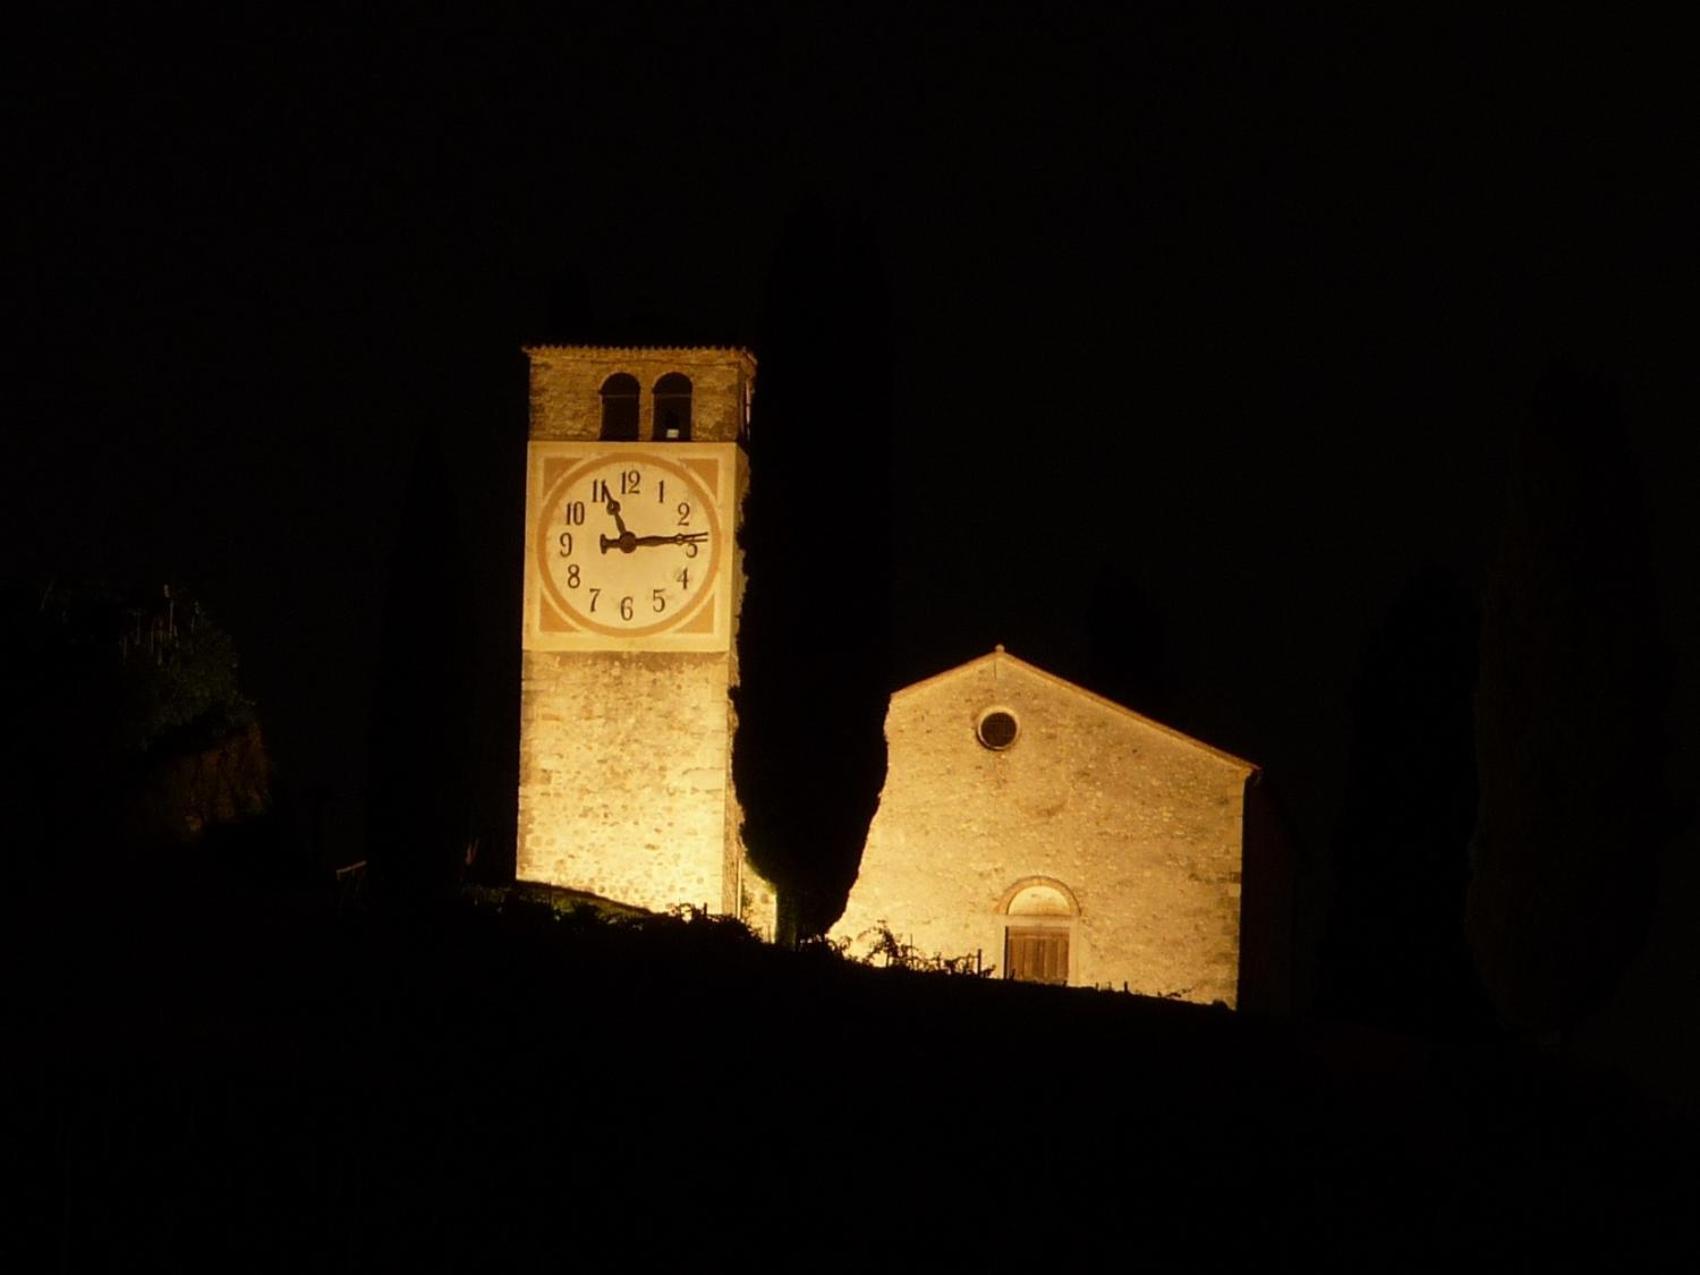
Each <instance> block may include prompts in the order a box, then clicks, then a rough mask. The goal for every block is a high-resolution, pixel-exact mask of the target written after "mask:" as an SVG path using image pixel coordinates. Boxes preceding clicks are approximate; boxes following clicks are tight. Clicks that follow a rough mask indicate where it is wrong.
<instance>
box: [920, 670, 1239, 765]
mask: <svg viewBox="0 0 1700 1275" xmlns="http://www.w3.org/2000/svg"><path fill="white" fill-rule="evenodd" d="M998 660H1007V661H1008V662H1009V663H1011V664H1013V665H1015V666H1016V667H1017V668H1020V669H1023V670H1025V671H1026V672H1028V673H1031V674H1032V675H1033V676H1035V677H1037V678H1039V679H1040V680H1041V681H1045V682H1049V683H1051V684H1052V685H1053V686H1056V687H1059V688H1061V689H1063V690H1067V691H1073V692H1074V693H1075V694H1077V695H1082V696H1084V697H1085V698H1087V699H1089V700H1091V701H1092V702H1094V703H1096V704H1098V705H1099V706H1101V707H1103V708H1108V709H1111V710H1113V711H1115V712H1117V713H1120V714H1121V715H1123V716H1124V717H1131V718H1133V720H1135V721H1136V722H1139V723H1141V724H1142V725H1145V726H1149V727H1150V728H1151V729H1152V730H1155V731H1158V732H1159V733H1161V734H1164V735H1167V736H1169V737H1170V738H1171V739H1177V740H1180V741H1182V742H1183V743H1187V744H1192V745H1193V746H1194V747H1197V748H1202V749H1204V750H1205V751H1206V752H1208V753H1211V754H1212V755H1214V756H1216V757H1218V758H1220V759H1221V760H1223V761H1226V762H1230V763H1232V764H1233V765H1236V766H1244V767H1245V768H1246V769H1247V770H1249V771H1261V770H1262V769H1263V768H1262V767H1261V766H1259V765H1258V764H1257V763H1256V762H1254V761H1247V760H1246V759H1245V758H1244V757H1239V756H1236V755H1235V754H1233V753H1230V752H1228V751H1227V750H1226V749H1224V748H1217V747H1216V746H1215V745H1214V744H1209V743H1206V742H1205V741H1204V740H1202V739H1199V738H1197V737H1196V736H1194V735H1189V734H1187V733H1186V732H1185V731H1183V730H1180V729H1177V728H1176V727H1174V726H1170V725H1167V724H1166V723H1164V722H1160V721H1158V720H1157V719H1156V718H1154V717H1147V716H1146V715H1145V714H1144V713H1141V712H1139V711H1138V710H1137V709H1132V708H1129V707H1128V706H1127V705H1126V704H1118V703H1116V701H1115V700H1113V699H1110V698H1109V697H1108V696H1105V695H1100V694H1098V692H1097V691H1094V690H1091V689H1090V688H1088V687H1085V686H1082V685H1080V684H1079V683H1078V682H1071V681H1069V680H1068V679H1067V678H1066V677H1061V676H1059V675H1057V674H1055V673H1052V672H1050V671H1048V670H1046V669H1042V668H1040V667H1039V666H1038V665H1037V664H1029V663H1028V662H1027V661H1026V660H1024V659H1021V658H1020V657H1019V656H1015V655H1011V654H1010V653H1009V652H1008V651H1006V650H1005V649H1004V646H1003V643H1001V642H1000V643H998V644H997V646H995V647H993V648H992V650H991V651H989V652H987V653H986V654H985V655H977V656H975V657H974V658H973V659H971V660H967V661H965V662H963V663H961V664H957V665H954V666H953V667H951V668H947V669H943V670H941V671H940V672H937V673H934V674H933V675H932V676H931V677H926V678H922V679H921V680H920V681H919V682H911V683H910V684H909V685H908V686H900V687H898V689H897V690H895V691H893V692H892V693H891V699H892V700H893V701H896V700H897V698H898V697H899V696H904V695H908V694H910V693H911V692H913V691H919V690H924V689H926V688H928V687H931V686H935V685H937V684H938V683H940V682H942V681H944V680H945V679H946V678H949V677H955V676H957V675H958V674H961V673H967V672H969V671H970V670H972V669H975V668H978V667H980V666H981V665H983V664H986V663H989V662H992V661H998Z"/></svg>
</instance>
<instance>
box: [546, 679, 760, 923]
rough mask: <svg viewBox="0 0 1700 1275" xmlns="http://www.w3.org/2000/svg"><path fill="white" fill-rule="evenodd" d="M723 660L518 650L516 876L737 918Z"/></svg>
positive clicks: (655, 905)
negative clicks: (729, 849)
mask: <svg viewBox="0 0 1700 1275" xmlns="http://www.w3.org/2000/svg"><path fill="white" fill-rule="evenodd" d="M728 675H729V673H728V657H727V656H726V655H725V654H711V655H703V654H681V653H673V652H667V653H661V652H645V651H607V652H559V653H557V652H552V651H527V652H525V658H524V664H523V673H522V676H523V686H522V691H521V696H520V737H521V740H522V744H523V746H522V748H521V750H520V777H519V783H520V788H519V849H518V873H519V877H520V879H521V880H525V881H550V882H554V883H557V884H560V885H567V886H571V887H572V888H574V889H578V890H589V891H591V892H592V893H595V894H600V895H603V896H604V897H607V898H611V899H618V900H620V901H621V902H622V903H634V904H637V905H638V906H640V907H646V908H651V909H654V910H656V911H665V910H666V909H667V908H669V907H671V906H673V905H674V904H678V903H689V904H692V905H694V906H700V905H703V904H707V905H708V906H709V907H710V908H712V909H713V910H715V911H717V912H726V911H734V910H735V909H736V899H735V897H728V884H729V883H728V882H727V881H726V880H725V875H726V873H725V868H726V862H725V838H726V823H727V801H728V788H729V784H728V775H729V774H730V756H729V753H728V744H729V739H730V727H729V722H728V706H727V697H726V686H727V678H728Z"/></svg>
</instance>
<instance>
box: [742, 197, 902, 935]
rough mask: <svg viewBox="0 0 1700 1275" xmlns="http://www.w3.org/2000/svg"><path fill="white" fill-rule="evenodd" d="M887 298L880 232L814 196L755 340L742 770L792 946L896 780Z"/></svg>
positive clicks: (838, 882) (747, 825) (826, 902)
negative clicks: (891, 754)
mask: <svg viewBox="0 0 1700 1275" xmlns="http://www.w3.org/2000/svg"><path fill="white" fill-rule="evenodd" d="M886 312H887V303H886V297H885V293H884V287H883V282H882V268H881V264H880V259H879V254H878V251H877V249H876V246H875V244H874V241H873V238H872V236H871V234H870V233H869V231H868V229H867V228H866V227H865V226H864V225H863V224H861V223H860V222H858V221H857V220H856V219H854V218H851V217H846V216H842V215H839V214H836V213H834V212H832V211H830V210H828V209H827V208H826V207H825V206H824V205H823V204H822V203H821V202H820V200H819V199H818V198H811V199H808V200H806V201H805V202H804V203H803V205H802V207H801V208H800V210H799V211H798V212H797V213H796V214H795V215H794V216H793V217H792V219H791V222H790V225H789V227H788V229H787V231H786V234H785V236H784V239H783V242H782V244H781V248H780V251H779V254H778V257H777V260H776V264H775V267H774V273H773V276H772V280H771V284H770V292H769V297H768V301H767V314H766V320H765V323H764V329H765V335H764V337H763V339H762V341H761V342H760V344H759V347H758V354H759V356H760V359H761V370H760V380H759V382H758V389H757V393H756V400H755V409H754V418H753V420H752V424H751V443H750V457H751V462H750V463H751V474H752V477H751V488H750V497H749V501H748V505H747V510H746V513H747V518H746V522H745V529H744V545H745V550H746V555H747V556H746V569H747V572H748V589H747V592H746V594H745V598H744V609H743V615H742V620H741V624H740V630H741V631H740V636H739V668H740V685H739V687H738V689H737V691H736V705H737V711H738V730H737V736H736V742H735V745H734V750H733V770H734V775H735V778H736V782H737V786H738V795H739V800H740V801H741V803H742V804H743V807H744V825H743V832H744V837H745V843H746V845H747V846H748V847H749V850H750V855H751V858H752V860H753V861H754V863H755V865H756V867H757V868H758V869H759V870H760V871H761V872H762V873H763V874H764V875H766V876H767V877H768V878H769V879H770V880H772V881H774V882H775V884H776V885H777V886H778V888H779V891H780V897H781V936H782V938H794V937H804V936H808V935H811V934H818V933H823V932H824V931H825V929H826V928H827V927H828V926H829V925H830V924H831V923H832V922H833V921H834V920H835V919H836V918H837V916H838V914H839V913H840V912H841V911H842V910H843V906H844V899H845V896H846V895H847V894H848V892H849V887H850V883H851V882H852V881H853V880H854V879H855V874H856V869H857V865H858V863H859V861H860V857H861V850H862V844H863V842H864V840H865V839H866V837H867V830H868V824H869V822H870V821H871V820H872V819H873V815H874V810H875V809H876V807H877V806H878V804H879V792H880V788H881V786H882V785H883V784H884V782H885V735H884V725H885V706H886V696H887V692H888V689H889V687H888V673H887V667H888V654H887V652H888V640H887V626H888V615H889V609H890V601H889V589H890V586H889V577H890V549H889V534H890V533H889V532H888V530H887V529H888V527H889V525H890V523H889V519H888V516H887V513H888V509H889V505H890V496H889V483H890V479H889V460H888V453H889V442H888V436H889V429H890V426H889V416H890V355H889V351H888V338H887V318H886Z"/></svg>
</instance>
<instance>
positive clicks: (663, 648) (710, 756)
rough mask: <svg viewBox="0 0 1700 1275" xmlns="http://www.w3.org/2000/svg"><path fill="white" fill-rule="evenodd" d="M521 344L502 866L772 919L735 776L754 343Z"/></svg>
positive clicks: (557, 880) (576, 885) (767, 925)
mask: <svg viewBox="0 0 1700 1275" xmlns="http://www.w3.org/2000/svg"><path fill="white" fill-rule="evenodd" d="M526 353H527V355H528V356H529V358H530V360H531V442H530V447H529V454H528V460H527V478H526V522H525V526H526V532H525V620H524V632H523V639H522V645H523V651H522V657H523V658H522V679H521V690H520V772H519V846H518V876H519V878H520V880H522V881H541V882H548V883H550V884H554V885H561V886H567V887H570V888H573V889H578V890H586V891H589V892H591V893H593V894H597V895H601V896H603V897H605V898H610V899H616V900H619V901H620V902H623V903H632V904H636V905H638V906H640V907H645V908H650V909H653V910H657V911H659V910H664V909H666V908H668V907H671V906H673V905H676V904H690V905H693V906H698V907H700V906H704V905H706V906H707V907H708V908H709V909H710V910H711V911H714V912H718V913H721V914H726V915H734V916H741V917H743V918H744V919H745V920H747V921H749V922H750V923H751V924H752V925H753V926H754V927H755V928H756V929H757V930H758V931H760V932H763V933H765V934H768V935H771V933H772V929H773V907H774V903H773V892H772V890H771V888H770V887H769V886H768V884H767V883H766V882H765V881H763V880H762V879H761V878H760V877H758V876H757V875H756V874H755V873H754V872H753V871H752V870H751V869H750V868H749V866H748V864H747V862H746V860H745V856H744V853H743V846H742V844H741V842H740V840H739V836H738V825H739V822H740V811H739V808H738V803H737V798H736V795H735V794H734V791H733V787H732V733H733V726H734V720H733V710H732V703H731V697H730V691H731V688H732V687H733V686H734V685H736V683H737V678H738V658H737V630H738V609H739V604H740V601H741V598H742V593H743V564H742V554H741V551H740V550H739V548H738V543H737V531H738V525H739V520H740V517H741V510H742V506H743V499H744V493H745V491H746V489H747V487H748V483H749V466H748V461H747V458H746V455H745V452H744V447H743V444H744V441H745V439H746V436H747V431H748V425H749V407H750V399H751V395H752V392H753V389H754V384H755V360H754V359H753V358H751V357H750V355H749V354H747V353H746V352H744V351H743V350H733V349H621V348H602V347H588V346H572V347H565V346H545V347H537V348H532V349H528V350H527V351H526Z"/></svg>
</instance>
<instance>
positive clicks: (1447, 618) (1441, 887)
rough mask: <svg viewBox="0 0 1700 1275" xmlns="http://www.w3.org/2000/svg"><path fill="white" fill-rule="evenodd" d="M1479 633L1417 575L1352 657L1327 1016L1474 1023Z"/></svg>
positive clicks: (1452, 587)
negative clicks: (1471, 911)
mask: <svg viewBox="0 0 1700 1275" xmlns="http://www.w3.org/2000/svg"><path fill="white" fill-rule="evenodd" d="M1479 631H1480V622H1479V619H1478V615H1477V608H1476V604H1475V600H1474V599H1473V598H1472V597H1471V595H1470V593H1469V591H1468V590H1467V589H1465V588H1464V587H1463V586H1462V585H1461V584H1459V583H1458V582H1456V581H1455V580H1453V579H1451V578H1450V577H1448V576H1447V575H1446V574H1444V573H1442V572H1440V571H1437V570H1427V571H1424V572H1422V573H1420V574H1418V575H1417V576H1416V577H1414V578H1413V579H1412V580H1411V581H1410V582H1409V583H1408V584H1407V585H1406V586H1405V588H1404V590H1403V591H1402V593H1401V594H1400V596H1399V598H1398V599H1397V600H1396V602H1395V603H1394V605H1393V608H1392V611H1391V612H1390V613H1389V615H1388V617H1387V619H1386V621H1385V622H1384V623H1383V624H1382V625H1381V627H1380V628H1379V629H1378V630H1377V631H1376V633H1375V634H1374V635H1373V636H1372V637H1371V639H1370V641H1369V643H1368V646H1367V649H1366V650H1365V652H1364V657H1363V664H1362V667H1361V669H1360V670H1359V673H1358V677H1357V681H1356V684H1355V686H1354V688H1353V696H1352V699H1353V704H1352V709H1353V731H1352V750H1351V756H1350V760H1349V762H1348V770H1347V778H1346V798H1345V807H1344V811H1343V813H1342V816H1341V821H1340V826H1339V829H1338V832H1337V835H1336V838H1335V848H1334V897H1333V903H1332V906H1331V908H1330V912H1329V923H1328V929H1327V934H1326V938H1325V941H1324V950H1323V959H1322V968H1321V970H1320V978H1321V987H1320V1003H1321V1006H1322V1008H1324V1009H1325V1010H1327V1011H1328V1012H1331V1013H1335V1014H1340V1015H1344V1016H1347V1017H1353V1018H1359V1019H1362V1020H1365V1021H1370V1022H1376V1023H1380V1024H1383V1025H1386V1026H1391V1027H1398V1028H1403V1029H1407V1030H1416V1031H1421V1032H1425V1033H1451V1032H1455V1031H1458V1030H1465V1029H1469V1028H1471V1027H1479V1026H1481V1025H1483V1024H1484V1023H1485V1022H1486V1010H1487V1003H1486V1000H1485V998H1484V997H1483V996H1482V993H1481V990H1480V987H1479V985H1478V983H1477V981H1476V976H1475V970H1474V967H1473V966H1472V964H1471V962H1470V952H1469V947H1468V945H1467V943H1466V941H1465V937H1464V900H1465V894H1466V891H1467V889H1468V885H1469V840H1470V832H1471V829H1472V828H1473V826H1474V824H1475V819H1476V762H1475V742H1474V725H1473V718H1472V704H1471V696H1472V693H1473V691H1474V687H1475V679H1476V643H1477V639H1478V635H1479Z"/></svg>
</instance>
